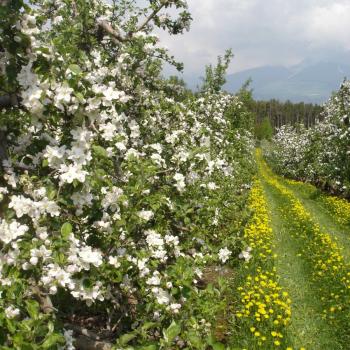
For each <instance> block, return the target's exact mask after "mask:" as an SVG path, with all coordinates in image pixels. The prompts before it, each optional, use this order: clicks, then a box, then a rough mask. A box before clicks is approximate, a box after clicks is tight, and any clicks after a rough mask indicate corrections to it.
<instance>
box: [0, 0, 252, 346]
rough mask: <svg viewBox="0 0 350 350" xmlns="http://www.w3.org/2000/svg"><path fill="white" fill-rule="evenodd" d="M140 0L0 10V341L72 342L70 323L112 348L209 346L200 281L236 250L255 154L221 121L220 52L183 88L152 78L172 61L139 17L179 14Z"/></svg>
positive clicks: (232, 105)
mask: <svg viewBox="0 0 350 350" xmlns="http://www.w3.org/2000/svg"><path fill="white" fill-rule="evenodd" d="M147 4H148V5H147V6H145V7H144V8H139V7H137V6H135V4H134V1H129V0H123V1H118V2H113V4H110V3H107V2H103V1H99V0H78V1H73V2H72V1H68V0H56V1H46V0H45V1H41V0H38V1H30V2H24V1H20V0H16V1H10V2H7V4H5V5H6V6H1V7H0V18H1V24H2V26H1V28H2V33H1V43H0V44H1V47H2V48H3V52H2V53H1V66H2V67H3V69H2V71H1V78H0V79H1V86H3V87H4V91H3V92H2V96H0V97H2V98H3V99H1V101H3V100H5V97H6V96H7V94H13V95H15V96H16V104H12V106H6V108H3V109H2V111H1V113H0V127H1V131H2V132H3V133H4V134H5V135H6V142H2V144H1V147H2V151H3V152H2V159H1V160H2V167H1V171H2V173H1V178H0V203H1V214H0V231H1V237H0V249H1V250H0V257H1V259H0V281H1V286H0V293H1V298H0V345H1V347H2V348H4V349H8V348H11V349H58V348H62V347H63V348H66V349H74V344H76V342H75V340H74V338H76V337H77V336H78V333H77V328H78V329H79V327H80V328H84V327H87V328H89V329H90V330H92V331H94V332H96V333H98V334H99V336H100V337H102V338H103V337H104V336H105V334H107V336H105V337H106V338H105V339H107V340H108V342H111V344H112V346H114V348H117V349H124V348H126V349H139V350H141V349H171V348H186V347H187V348H189V347H190V348H193V349H205V348H206V347H207V346H208V345H211V346H212V347H213V348H214V349H215V348H216V349H221V348H222V346H224V345H222V344H220V343H219V342H218V341H217V339H215V334H214V333H215V332H214V331H215V320H216V318H217V313H218V312H220V310H223V309H224V307H225V305H224V304H223V300H224V293H225V290H227V288H228V287H227V284H226V285H225V283H222V284H221V286H219V287H217V288H213V286H210V285H209V286H207V287H206V288H204V289H203V290H202V289H201V288H200V282H201V278H202V277H203V271H204V270H205V268H206V267H208V266H212V265H214V266H221V265H224V264H229V265H231V266H234V265H235V264H237V263H238V254H239V252H240V249H241V242H240V240H239V232H240V228H241V225H242V222H243V221H244V220H245V215H246V209H245V201H246V196H247V195H246V193H247V190H248V189H249V186H250V182H251V177H252V173H253V172H254V170H255V167H254V161H253V158H252V150H253V142H252V137H251V133H250V131H249V130H248V128H245V127H243V124H241V123H238V124H237V123H236V121H237V120H241V118H242V116H243V117H244V118H243V119H244V120H246V119H247V118H249V117H250V114H249V112H248V111H247V109H246V108H245V106H244V104H243V103H242V101H240V99H239V98H238V97H233V96H230V95H228V94H225V93H222V92H220V91H219V88H220V87H221V85H222V83H223V76H224V72H225V70H226V68H227V65H228V63H229V60H230V57H231V54H230V52H229V51H228V52H227V53H226V55H225V57H224V59H223V61H222V60H221V59H219V63H218V66H217V67H216V68H215V69H213V70H212V73H213V75H212V78H213V80H210V79H209V80H210V81H209V80H208V84H209V83H210V84H209V85H210V87H211V88H210V89H205V91H203V92H202V93H201V94H199V95H198V96H193V95H192V94H191V93H189V92H188V91H186V90H185V89H183V86H181V85H182V84H181V82H179V81H176V80H174V79H169V80H167V79H163V78H162V76H161V71H162V63H163V62H164V61H166V62H169V63H171V64H174V65H176V66H177V67H178V68H181V65H179V64H177V63H176V62H175V61H174V59H173V57H171V56H170V55H169V54H168V52H167V51H166V50H165V49H163V48H162V47H161V46H160V45H159V43H158V41H159V40H158V38H157V36H156V35H154V34H153V33H152V30H153V28H154V27H155V26H157V27H160V28H163V29H166V30H168V31H169V33H171V34H177V33H181V32H183V31H184V30H185V29H186V28H187V27H188V25H189V22H190V18H191V16H190V14H189V13H188V11H187V4H186V2H185V1H182V0H169V1H157V0H151V1H149V2H148V3H147ZM170 7H175V8H177V10H178V13H179V14H178V17H177V18H172V17H171V16H170V15H168V14H167V13H163V12H162V11H164V10H166V9H168V8H170ZM208 72H209V71H208ZM209 85H208V86H209ZM246 123H247V124H249V123H251V122H249V121H248V120H246ZM210 301H211V302H210ZM73 331H74V332H73ZM77 341H78V340H77Z"/></svg>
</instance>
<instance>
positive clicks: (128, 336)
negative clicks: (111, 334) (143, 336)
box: [118, 333, 136, 345]
mask: <svg viewBox="0 0 350 350" xmlns="http://www.w3.org/2000/svg"><path fill="white" fill-rule="evenodd" d="M135 337H136V334H135V333H127V334H123V335H122V336H121V337H120V338H119V339H118V341H119V344H120V345H126V344H128V343H129V342H130V341H131V340H133V339H134V338H135Z"/></svg>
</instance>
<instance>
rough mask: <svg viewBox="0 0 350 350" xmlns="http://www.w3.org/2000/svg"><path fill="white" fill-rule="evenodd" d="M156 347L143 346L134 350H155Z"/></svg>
mask: <svg viewBox="0 0 350 350" xmlns="http://www.w3.org/2000/svg"><path fill="white" fill-rule="evenodd" d="M157 349H158V348H157V345H154V344H153V345H143V346H139V347H137V348H136V350H157Z"/></svg>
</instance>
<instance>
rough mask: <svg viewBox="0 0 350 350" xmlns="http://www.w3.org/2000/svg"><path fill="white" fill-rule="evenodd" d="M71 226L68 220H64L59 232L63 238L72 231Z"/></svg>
mask: <svg viewBox="0 0 350 350" xmlns="http://www.w3.org/2000/svg"><path fill="white" fill-rule="evenodd" d="M72 230H73V227H72V225H71V224H70V223H69V222H65V223H64V224H63V225H62V227H61V234H62V237H63V238H64V239H67V238H68V236H69V234H70V233H71V232H72Z"/></svg>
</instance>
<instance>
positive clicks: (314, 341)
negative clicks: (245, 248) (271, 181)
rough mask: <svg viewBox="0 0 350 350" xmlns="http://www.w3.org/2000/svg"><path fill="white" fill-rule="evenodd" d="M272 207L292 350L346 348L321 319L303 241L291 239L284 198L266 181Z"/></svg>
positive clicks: (278, 263)
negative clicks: (287, 297)
mask: <svg viewBox="0 0 350 350" xmlns="http://www.w3.org/2000/svg"><path fill="white" fill-rule="evenodd" d="M263 185H264V189H265V193H266V198H267V202H268V205H269V210H270V215H271V224H272V229H273V233H274V236H275V246H276V248H275V252H276V254H277V259H276V261H275V263H276V268H277V273H278V275H279V276H280V284H281V285H282V286H283V287H284V288H285V290H286V291H288V293H289V295H290V298H291V300H292V318H291V325H290V327H289V338H290V341H291V343H292V344H293V345H294V346H293V349H300V348H301V347H304V348H305V349H306V350H325V349H329V350H331V349H332V350H340V349H344V348H343V347H342V346H341V344H339V342H338V339H337V338H335V337H334V332H333V330H332V326H331V325H329V324H327V322H326V321H325V320H323V319H322V305H321V304H320V296H319V295H318V291H317V290H315V289H314V288H313V286H312V282H311V273H312V272H311V271H310V269H309V268H308V265H307V264H306V263H305V261H304V260H303V258H302V257H300V256H299V251H300V249H301V247H300V246H299V245H300V242H298V241H297V240H295V239H294V238H293V236H292V234H293V232H291V231H290V229H289V224H288V218H284V217H282V214H281V211H280V208H281V206H282V205H283V200H284V199H283V198H282V196H281V195H280V194H279V193H278V192H277V191H276V190H275V189H273V188H272V187H271V186H270V185H268V184H266V183H265V182H263Z"/></svg>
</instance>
